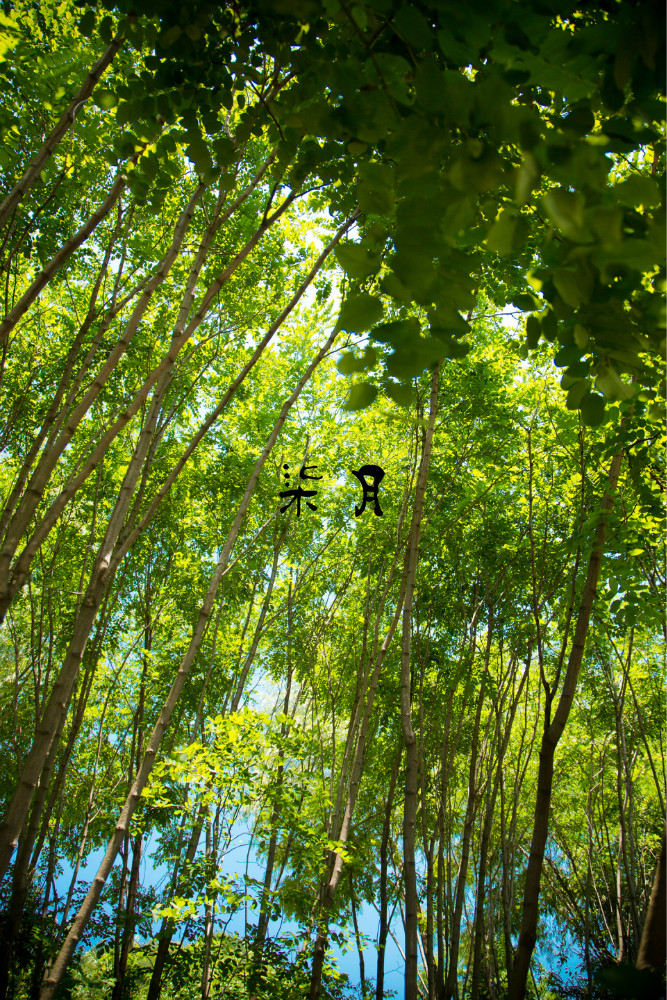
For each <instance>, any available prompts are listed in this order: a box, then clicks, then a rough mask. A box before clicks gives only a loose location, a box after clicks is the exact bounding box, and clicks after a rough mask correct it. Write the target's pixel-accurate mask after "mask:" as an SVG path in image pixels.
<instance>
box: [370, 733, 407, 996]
mask: <svg viewBox="0 0 667 1000" xmlns="http://www.w3.org/2000/svg"><path fill="white" fill-rule="evenodd" d="M402 753H403V751H402V748H399V750H398V753H397V754H396V758H395V760H394V766H393V768H392V770H391V778H390V780H389V791H388V792H387V802H386V805H385V809H384V822H383V824H382V840H381V842H380V928H379V932H378V946H377V970H376V975H375V1000H383V998H384V960H385V951H386V948H387V937H388V936H389V920H388V911H389V900H388V893H387V868H388V864H389V836H390V834H391V812H392V807H393V805H394V793H395V791H396V780H397V778H398V769H399V766H400V763H401V756H402Z"/></svg>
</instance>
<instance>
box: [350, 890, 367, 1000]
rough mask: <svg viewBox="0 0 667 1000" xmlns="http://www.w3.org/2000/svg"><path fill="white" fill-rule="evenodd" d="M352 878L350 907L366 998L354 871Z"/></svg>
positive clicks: (363, 993) (361, 980) (360, 980)
mask: <svg viewBox="0 0 667 1000" xmlns="http://www.w3.org/2000/svg"><path fill="white" fill-rule="evenodd" d="M347 874H348V878H349V880H350V909H351V911H352V924H353V925H354V939H355V941H356V942H357V954H358V955H359V982H360V984H361V995H362V997H363V1000H366V997H367V995H368V983H367V982H366V966H365V964H364V948H363V945H362V943H361V935H360V934H359V921H358V920H357V903H356V900H355V898H354V879H353V878H352V872H351V871H348V873H347Z"/></svg>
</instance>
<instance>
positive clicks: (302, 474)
mask: <svg viewBox="0 0 667 1000" xmlns="http://www.w3.org/2000/svg"><path fill="white" fill-rule="evenodd" d="M316 468H317V466H316V465H302V466H301V469H300V470H299V478H300V479H322V476H308V475H306V472H307V470H308V469H316ZM283 469H285V470H287V469H289V465H283ZM284 475H285V479H286V480H288V479H289V477H290V476H289V472H287V471H286V472H285V474H284ZM285 485H287V484H285ZM316 494H317V490H304V489H303V488H302V487H301V486H297V488H296V489H295V490H282V492H281V493H280V494H279V496H281V497H291V498H292V499H291V500H290V501H289V503H286V504H285V505H284V507H281V508H280V513H281V514H284V513H285V511H286V510H289V508H290V507H291V506H292V504H293V503H294V501H295V500H296V516H297V517H299V515H300V514H301V500H302V499H303V498H305V497H314V496H315V495H316ZM306 503H307V505H308V506H309V507H310V509H311V510H317V505H316V504H314V503H311V502H310V500H306Z"/></svg>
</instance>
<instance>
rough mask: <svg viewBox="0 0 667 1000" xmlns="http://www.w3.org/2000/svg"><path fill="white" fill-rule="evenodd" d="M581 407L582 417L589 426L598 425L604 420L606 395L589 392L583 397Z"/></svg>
mask: <svg viewBox="0 0 667 1000" xmlns="http://www.w3.org/2000/svg"><path fill="white" fill-rule="evenodd" d="M572 388H574V386H573V387H572ZM579 409H580V410H581V419H582V420H583V422H584V424H586V426H587V427H598V426H599V425H600V424H601V423H602V421H603V420H604V396H599V395H598V394H597V393H595V392H587V393H586V395H585V396H583V397H582V399H581V402H580V404H579Z"/></svg>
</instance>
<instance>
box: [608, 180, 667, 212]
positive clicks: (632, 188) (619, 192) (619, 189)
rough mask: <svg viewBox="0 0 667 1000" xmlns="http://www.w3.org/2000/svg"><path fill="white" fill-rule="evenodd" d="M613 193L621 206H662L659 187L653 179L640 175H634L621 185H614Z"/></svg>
mask: <svg viewBox="0 0 667 1000" xmlns="http://www.w3.org/2000/svg"><path fill="white" fill-rule="evenodd" d="M611 193H612V194H613V195H615V196H616V198H617V199H618V200H619V201H620V203H621V205H630V206H631V207H632V208H642V207H645V208H657V206H658V205H659V204H660V188H659V186H658V185H657V184H656V182H655V181H654V180H653V179H652V178H650V177H641V176H640V175H639V174H633V175H632V176H631V177H628V179H627V180H625V181H622V183H621V184H616V185H614V187H613V188H612V189H611Z"/></svg>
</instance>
